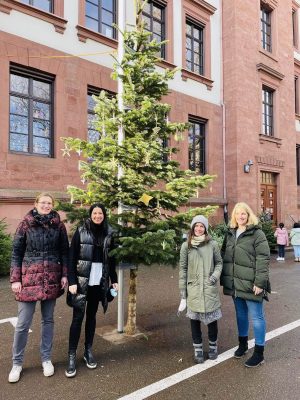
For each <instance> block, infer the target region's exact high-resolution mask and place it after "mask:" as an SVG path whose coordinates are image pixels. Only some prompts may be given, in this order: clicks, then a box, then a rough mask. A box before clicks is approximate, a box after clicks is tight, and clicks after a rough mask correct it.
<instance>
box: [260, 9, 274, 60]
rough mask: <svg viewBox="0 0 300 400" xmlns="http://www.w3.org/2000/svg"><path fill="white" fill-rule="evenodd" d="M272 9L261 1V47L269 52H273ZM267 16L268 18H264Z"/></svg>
mask: <svg viewBox="0 0 300 400" xmlns="http://www.w3.org/2000/svg"><path fill="white" fill-rule="evenodd" d="M272 12H273V11H272V10H271V9H270V8H269V7H267V6H266V5H264V4H263V3H261V5H260V27H261V28H260V32H261V34H260V39H261V47H262V48H263V49H264V50H265V51H267V52H269V53H272V47H273V43H272V34H273V29H272ZM264 16H265V17H266V19H265V18H264Z"/></svg>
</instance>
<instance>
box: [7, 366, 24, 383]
mask: <svg viewBox="0 0 300 400" xmlns="http://www.w3.org/2000/svg"><path fill="white" fill-rule="evenodd" d="M21 372H22V365H13V367H12V369H11V371H10V373H9V375H8V382H10V383H16V382H18V381H19V380H20V377H21Z"/></svg>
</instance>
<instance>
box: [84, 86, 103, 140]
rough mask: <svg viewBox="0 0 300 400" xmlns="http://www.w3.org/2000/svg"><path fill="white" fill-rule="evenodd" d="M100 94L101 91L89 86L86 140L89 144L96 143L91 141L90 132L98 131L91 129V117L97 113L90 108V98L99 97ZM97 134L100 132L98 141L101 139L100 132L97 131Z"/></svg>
mask: <svg viewBox="0 0 300 400" xmlns="http://www.w3.org/2000/svg"><path fill="white" fill-rule="evenodd" d="M100 92H101V89H98V88H96V87H94V86H90V85H88V87H87V138H86V140H87V142H88V143H94V142H92V141H90V140H89V132H90V131H91V130H93V131H97V130H96V129H89V115H96V113H95V110H91V109H90V108H89V102H88V96H93V95H95V96H99V94H100ZM97 132H98V135H99V138H98V139H100V132H99V131H97Z"/></svg>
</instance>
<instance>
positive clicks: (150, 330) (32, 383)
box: [0, 252, 300, 400]
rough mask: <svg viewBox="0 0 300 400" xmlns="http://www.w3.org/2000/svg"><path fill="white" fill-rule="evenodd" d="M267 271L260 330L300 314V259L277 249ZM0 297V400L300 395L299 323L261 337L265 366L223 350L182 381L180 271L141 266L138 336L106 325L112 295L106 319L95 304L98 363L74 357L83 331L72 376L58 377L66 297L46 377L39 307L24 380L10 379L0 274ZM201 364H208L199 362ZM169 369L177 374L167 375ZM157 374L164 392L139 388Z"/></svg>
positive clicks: (228, 334) (187, 345)
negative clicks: (281, 255)
mask: <svg viewBox="0 0 300 400" xmlns="http://www.w3.org/2000/svg"><path fill="white" fill-rule="evenodd" d="M128 275H129V272H128V271H126V272H125V293H127V289H128ZM270 276H271V283H272V291H273V293H272V295H271V296H270V302H269V303H266V307H265V310H266V318H267V331H268V332H270V331H272V332H273V331H274V330H275V329H278V328H281V327H283V326H286V325H287V324H290V323H293V322H294V321H298V320H300V307H299V305H300V297H299V285H300V263H295V262H294V259H293V254H292V252H289V253H288V254H287V258H286V261H285V262H277V261H276V256H273V257H272V263H271V272H270ZM0 294H1V307H0V366H1V368H0V371H1V373H0V398H1V400H12V399H18V400H22V399H24V400H25V399H26V400H27V399H34V400H53V399H60V400H61V399H64V400H71V399H72V400H77V399H87V400H94V399H95V400H96V399H101V400H102V399H103V400H115V399H119V398H122V397H125V396H126V395H127V397H126V398H127V399H129V398H130V399H133V400H136V399H138V398H149V399H157V400H169V399H170V400H171V399H172V400H181V399H187V398H188V399H189V400H194V399H195V400H196V399H197V400H199V399H205V400H219V399H235V400H244V399H245V400H246V399H249V398H258V397H261V398H264V399H266V400H269V399H270V400H271V399H272V400H285V399H289V400H299V398H300V346H299V342H300V327H296V328H293V329H290V328H289V329H287V332H285V333H281V331H279V333H277V336H276V337H274V338H272V339H270V340H268V342H267V344H266V350H265V359H266V363H265V364H264V365H262V366H260V367H259V368H254V369H248V368H245V367H244V365H243V362H244V361H245V359H240V360H236V359H234V358H232V357H231V356H229V357H228V358H227V359H225V360H224V361H223V362H220V363H216V364H215V365H212V366H211V367H210V368H208V369H204V370H203V371H201V370H199V371H198V370H194V369H193V371H194V372H193V374H192V376H190V377H186V378H185V374H186V372H187V371H190V369H191V367H193V368H198V367H194V365H195V364H194V362H193V348H192V340H191V334H190V326H189V320H188V319H187V318H186V317H185V316H183V315H182V316H180V317H178V316H177V315H176V311H177V307H178V304H179V293H178V269H173V268H171V267H162V266H154V267H143V268H140V269H139V271H138V293H137V326H138V329H139V332H140V334H139V335H137V336H136V337H134V338H127V337H125V336H124V335H122V334H117V333H114V332H113V331H114V329H116V325H117V301H116V300H114V301H113V302H112V303H111V304H110V307H109V310H108V312H107V313H106V315H105V316H104V315H103V313H102V311H101V310H99V311H98V315H97V334H96V336H95V341H94V354H95V357H96V358H97V360H98V368H97V369H95V370H89V369H87V368H86V366H85V364H84V362H83V361H82V355H83V341H84V338H83V335H82V337H81V339H80V346H79V349H78V368H77V375H76V377H75V378H72V379H68V378H66V377H65V375H64V369H65V367H66V361H67V350H68V331H69V326H70V322H71V314H72V310H71V309H70V308H69V307H68V306H67V305H66V304H65V297H61V298H60V299H59V300H58V301H57V306H56V310H55V339H54V343H53V357H52V361H53V364H54V365H55V375H54V376H53V377H50V378H45V377H44V376H43V373H42V368H41V362H40V358H39V340H40V310H39V307H37V311H36V313H35V317H34V321H33V324H32V332H31V333H30V335H29V340H28V344H27V348H26V353H25V361H24V372H23V374H22V378H21V380H20V381H19V382H18V383H16V384H10V383H8V381H7V377H8V373H9V371H10V368H11V346H12V341H13V333H14V328H13V326H12V324H11V323H10V322H5V323H1V321H2V320H4V319H7V318H12V317H15V316H16V310H17V303H16V302H15V300H14V297H13V294H12V293H11V290H10V285H9V281H8V279H7V278H3V279H1V280H0ZM125 303H126V299H125ZM222 311H223V318H222V319H221V320H220V323H219V353H220V357H222V354H227V353H226V352H228V351H230V349H232V348H233V347H235V346H236V345H237V333H236V323H235V316H234V308H233V304H232V300H231V298H230V297H228V296H226V297H225V296H223V295H222ZM299 326H300V324H299ZM83 331H84V329H83ZM203 331H204V335H203V336H204V347H205V350H207V330H206V329H203ZM276 332H277V331H276ZM250 337H251V336H250ZM251 351H252V350H251ZM251 351H250V352H249V354H251ZM209 363H210V361H206V362H205V363H204V364H203V366H205V365H206V366H208V365H209ZM205 368H206V367H205ZM200 369H201V368H200ZM174 374H177V375H176V376H175V377H173V378H169V379H168V377H172V376H173V375H174ZM177 377H179V378H178V380H177ZM165 378H167V379H166V380H165V381H166V382H167V383H166V382H164V384H165V383H166V385H165V386H164V385H158V387H159V388H160V389H162V390H160V389H156V390H155V391H152V392H151V390H150V389H149V392H147V387H148V385H151V384H153V383H155V382H158V381H161V380H162V379H165ZM179 381H180V382H179ZM170 382H171V383H170ZM167 386H169V387H167ZM143 388H146V389H144V393H148V395H147V396H146V395H145V394H144V395H143V396H144V397H138V394H137V392H136V391H138V390H140V389H143ZM130 394H131V395H130Z"/></svg>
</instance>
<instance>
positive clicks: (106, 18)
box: [102, 10, 114, 25]
mask: <svg viewBox="0 0 300 400" xmlns="http://www.w3.org/2000/svg"><path fill="white" fill-rule="evenodd" d="M102 22H103V23H104V24H107V25H112V24H113V22H114V20H113V14H112V13H111V12H109V11H105V10H103V11H102Z"/></svg>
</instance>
